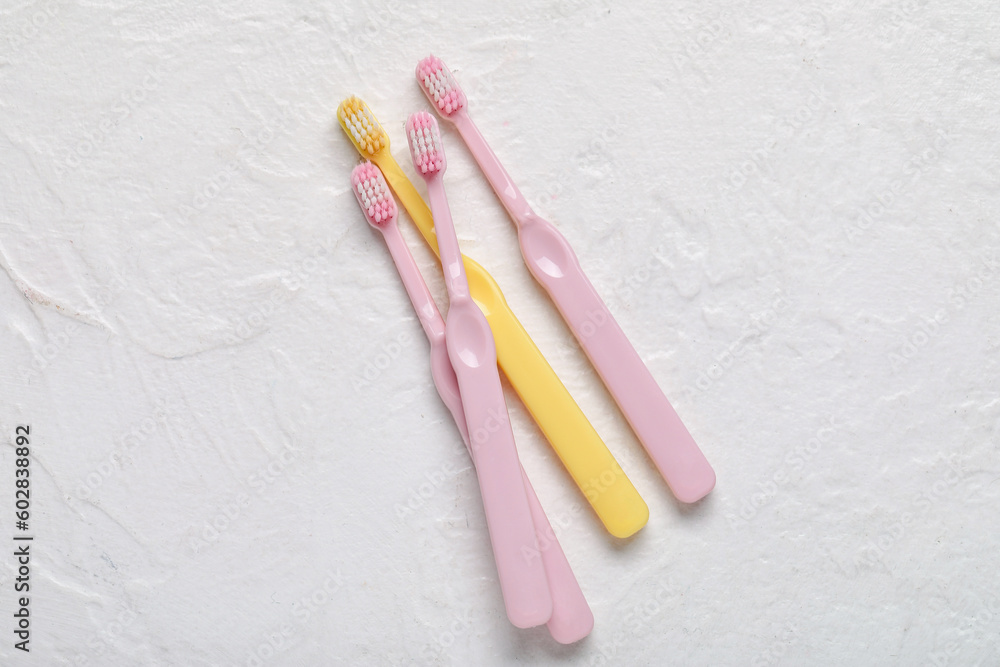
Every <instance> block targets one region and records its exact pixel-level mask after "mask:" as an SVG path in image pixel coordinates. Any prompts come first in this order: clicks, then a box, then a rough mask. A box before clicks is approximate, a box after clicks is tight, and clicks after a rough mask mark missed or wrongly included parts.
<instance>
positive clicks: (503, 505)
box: [406, 112, 552, 628]
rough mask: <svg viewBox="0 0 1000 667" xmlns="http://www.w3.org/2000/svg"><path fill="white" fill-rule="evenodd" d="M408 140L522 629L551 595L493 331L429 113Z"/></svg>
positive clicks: (496, 549) (541, 616) (547, 609)
mask: <svg viewBox="0 0 1000 667" xmlns="http://www.w3.org/2000/svg"><path fill="white" fill-rule="evenodd" d="M406 135H407V140H408V141H409V144H410V155H411V156H412V157H413V164H414V166H416V168H417V171H419V172H420V173H421V175H422V176H423V177H424V180H425V181H427V192H428V196H429V199H430V207H431V213H432V214H433V215H434V228H435V230H436V231H437V242H438V250H439V251H440V253H441V267H442V268H443V269H444V282H445V286H446V287H447V289H448V302H449V304H448V317H447V319H446V320H445V346H446V347H447V350H448V358H449V359H450V360H451V365H452V367H453V368H454V370H455V376H456V377H457V379H458V386H459V390H460V394H461V397H462V407H463V408H464V409H465V418H466V423H467V424H468V430H469V434H470V436H471V438H472V440H471V442H472V457H473V461H474V462H475V464H476V472H477V473H478V474H479V487H480V490H481V491H482V493H483V495H484V497H485V496H489V497H490V499H491V502H490V504H488V505H485V503H484V505H485V509H486V523H487V525H488V527H489V531H490V537H491V539H492V540H493V553H494V555H495V556H496V561H497V572H498V573H499V576H500V588H501V589H502V590H503V597H504V601H505V603H506V605H507V616H508V618H510V621H511V623H513V624H514V625H516V626H518V627H520V628H528V627H532V626H535V625H541V624H542V623H545V622H546V621H548V620H549V617H551V616H552V598H551V596H550V595H549V589H548V585H547V582H546V578H545V569H544V567H543V565H542V563H541V561H540V560H539V559H531V558H525V556H524V554H526V553H537V552H536V551H533V550H535V549H537V548H538V546H537V544H538V543H537V540H536V538H535V530H534V524H533V523H532V520H531V508H530V507H529V506H528V498H527V495H526V493H525V490H524V484H523V483H522V481H521V464H520V461H519V460H518V458H517V448H516V447H515V445H514V433H513V432H512V431H511V428H510V419H509V418H508V416H507V404H506V403H505V402H504V397H503V389H502V388H501V386H500V374H499V371H498V370H497V352H496V346H495V344H494V342H493V333H492V332H491V331H490V327H489V325H488V324H487V323H486V317H485V316H484V315H483V313H482V311H480V310H479V306H477V305H476V304H475V302H474V301H473V300H472V297H471V296H470V295H469V283H468V280H467V279H466V277H465V267H464V265H463V264H462V253H461V251H460V250H459V247H458V236H457V235H456V234H455V227H454V224H453V223H452V220H451V211H450V209H449V208H448V198H447V197H446V195H445V192H444V181H443V177H442V176H443V174H444V171H445V168H446V166H447V165H446V162H445V158H444V150H443V149H442V147H441V138H440V135H439V134H438V130H437V123H436V122H435V121H434V117H433V116H431V115H430V114H429V113H426V112H420V113H415V114H412V115H411V116H410V117H409V119H407V121H406Z"/></svg>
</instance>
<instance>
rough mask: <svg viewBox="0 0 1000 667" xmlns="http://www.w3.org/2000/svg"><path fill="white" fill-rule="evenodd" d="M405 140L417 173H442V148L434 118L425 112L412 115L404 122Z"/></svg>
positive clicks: (443, 165)
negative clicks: (408, 145)
mask: <svg viewBox="0 0 1000 667" xmlns="http://www.w3.org/2000/svg"><path fill="white" fill-rule="evenodd" d="M406 139H407V142H408V143H409V144H410V155H411V156H413V166H414V167H415V168H416V169H417V171H419V172H420V173H421V174H436V173H439V172H443V171H444V169H445V164H446V163H445V159H444V148H443V147H442V146H441V133H440V132H439V131H438V124H437V121H436V120H434V116H432V115H430V114H429V113H427V112H426V111H419V112H417V113H415V114H412V115H411V116H410V117H409V119H407V121H406Z"/></svg>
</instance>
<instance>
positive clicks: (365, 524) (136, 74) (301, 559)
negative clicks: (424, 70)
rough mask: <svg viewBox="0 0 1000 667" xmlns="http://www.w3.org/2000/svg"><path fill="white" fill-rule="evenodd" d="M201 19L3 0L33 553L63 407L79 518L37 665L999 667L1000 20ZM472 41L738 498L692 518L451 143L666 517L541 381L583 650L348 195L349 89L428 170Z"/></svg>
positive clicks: (551, 491)
mask: <svg viewBox="0 0 1000 667" xmlns="http://www.w3.org/2000/svg"><path fill="white" fill-rule="evenodd" d="M198 4H199V3H182V2H176V1H175V2H169V3H166V2H160V3H145V2H123V1H119V0H105V1H100V0H86V1H85V0H78V1H66V0H39V1H37V2H13V1H7V2H4V3H3V6H2V9H0V214H2V218H0V264H2V266H3V269H4V275H3V276H0V312H2V313H3V320H2V323H3V326H2V329H0V336H2V338H0V377H2V384H0V387H2V390H0V397H2V405H0V430H2V433H3V440H4V443H5V445H4V446H3V447H2V448H0V452H2V460H0V499H2V502H0V545H2V544H3V543H4V542H6V541H8V540H9V534H11V533H13V458H14V457H13V449H12V447H11V446H10V441H11V440H12V438H13V432H14V428H15V426H16V425H17V424H20V423H30V424H31V428H32V434H33V452H34V458H33V462H32V472H33V477H32V483H33V486H32V490H33V497H32V499H33V503H34V506H33V518H32V532H33V533H34V534H35V535H36V541H35V542H34V545H33V550H34V551H33V554H34V559H33V574H32V577H33V578H32V601H31V608H32V610H33V617H32V618H33V626H32V627H33V635H32V643H31V647H32V653H31V655H30V657H28V656H24V655H22V654H20V652H18V651H14V650H13V648H12V644H13V634H12V629H13V619H12V617H11V614H12V611H13V597H14V594H13V590H12V585H13V583H12V576H13V573H14V569H13V558H12V556H11V555H10V553H9V552H12V547H8V546H0V553H3V554H7V555H6V556H0V579H2V584H0V637H2V640H0V662H2V663H3V664H29V662H31V664H36V665H71V664H74V665H102V666H103V665H139V664H143V665H248V664H249V665H253V664H257V663H260V664H273V665H340V664H343V665H382V664H414V663H415V664H449V663H450V664H456V665H469V664H484V665H500V664H513V663H518V664H584V665H591V664H604V663H605V662H606V663H608V664H622V665H642V664H657V665H660V664H679V665H709V664H711V665H739V664H750V665H777V664H783V665H830V664H852V665H884V664H904V665H925V664H932V665H944V664H951V665H972V664H982V665H997V664H1000V649H998V646H997V645H998V642H997V638H998V636H1000V583H998V577H1000V575H998V570H1000V567H998V566H1000V537H998V531H997V528H998V521H997V502H998V500H1000V484H998V483H997V481H998V479H1000V462H998V457H997V453H998V438H1000V396H998V391H1000V386H998V374H1000V363H998V355H1000V310H998V307H997V306H998V303H1000V302H998V296H1000V229H998V220H1000V218H998V214H1000V190H998V187H1000V183H998V179H1000V158H998V142H997V139H998V113H997V110H998V108H1000V42H998V41H997V35H998V34H1000V14H998V12H997V9H996V7H995V5H993V4H992V3H989V2H979V3H973V2H930V1H925V0H902V1H901V2H891V1H889V2H883V1H878V2H860V3H855V2H839V1H836V0H835V1H834V2H815V1H811V2H806V3H803V2H795V1H792V0H787V1H785V2H771V3H763V4H762V3H752V2H740V3H737V4H735V5H733V4H729V3H723V2H708V3H705V2H693V1H692V2H683V3H672V4H674V5H675V6H674V7H671V8H664V7H663V6H661V5H660V3H655V2H651V1H648V2H644V3H641V5H642V6H635V5H633V4H631V3H630V6H628V7H622V6H618V5H614V6H612V5H610V4H609V3H607V2H599V1H591V0H562V1H560V2H548V3H541V4H539V3H534V2H515V3H513V4H510V3H507V6H506V7H505V8H504V9H503V10H500V9H490V8H487V7H486V6H485V3H482V4H483V5H484V6H476V5H474V4H471V5H470V4H469V3H453V6H452V7H446V8H441V7H438V6H437V3H420V4H419V5H418V4H414V6H412V7H408V8H405V9H403V8H387V7H384V6H381V5H380V4H379V3H375V2H359V3H352V4H349V5H347V6H343V7H341V6H336V5H335V4H333V3H323V2H319V1H303V2H296V3H290V4H289V6H284V3H265V2H262V1H258V2H251V3H247V2H228V1H227V2H217V3H209V4H208V5H204V4H202V5H201V6H198ZM764 5H766V6H764ZM431 51H433V52H434V53H435V54H437V55H439V56H441V57H442V58H443V59H444V60H445V62H447V63H448V64H449V65H451V67H452V69H453V70H454V71H455V74H456V76H457V77H458V79H459V81H460V82H461V83H462V85H463V86H464V87H465V89H466V91H467V92H468V93H469V97H470V108H471V112H472V115H473V117H474V118H475V119H476V120H477V122H478V123H479V125H480V127H481V129H482V130H483V132H484V134H485V135H486V136H487V138H488V139H489V140H490V142H491V143H492V145H493V147H494V148H495V150H496V151H497V153H498V154H499V155H500V156H501V158H502V159H503V160H504V162H505V164H506V165H507V167H508V169H509V171H510V172H511V173H512V175H513V176H514V177H515V179H516V180H517V181H518V182H519V183H520V185H521V187H522V189H523V190H524V192H525V194H526V196H527V197H528V198H529V199H530V200H531V201H533V202H535V203H536V204H537V208H538V209H539V211H540V212H541V213H542V214H544V215H545V216H547V217H549V218H551V219H552V220H553V221H555V222H556V224H557V225H558V226H559V227H560V228H561V229H562V231H563V232H564V233H565V235H566V236H567V238H568V239H569V240H570V242H571V244H573V246H574V247H575V249H576V251H577V253H578V255H579V256H580V260H581V262H582V264H583V265H584V267H585V269H586V270H587V271H588V273H589V275H590V277H591V279H592V280H593V282H594V283H595V285H596V286H597V288H598V290H599V291H600V292H601V293H602V294H603V295H604V297H605V299H606V301H607V302H608V305H609V307H610V308H611V310H612V312H613V313H614V314H615V315H616V316H617V317H618V319H619V322H620V323H621V325H622V327H623V328H624V329H625V331H626V332H627V333H628V334H629V335H630V337H631V338H632V340H633V342H634V344H635V346H636V348H637V349H638V350H639V352H640V354H641V355H642V356H643V357H644V358H645V360H646V361H647V362H648V364H649V365H650V367H651V369H652V370H653V373H654V375H655V376H656V377H657V378H658V379H659V380H660V382H661V384H662V386H663V387H664V388H665V390H666V393H667V394H668V396H670V397H671V399H672V400H673V402H674V404H675V406H676V408H677V410H678V412H679V413H680V414H681V416H682V417H683V419H684V420H685V422H686V424H687V425H688V427H689V429H690V430H691V431H692V433H693V434H694V436H695V438H696V440H697V441H698V442H699V443H700V444H701V446H702V448H703V449H704V451H705V452H706V454H707V455H708V457H709V459H710V460H711V461H712V462H713V464H714V465H715V467H716V470H717V472H718V478H719V482H718V487H717V489H716V491H715V492H714V493H713V494H712V495H711V496H710V497H709V498H708V499H707V500H706V501H704V502H703V503H701V504H700V505H699V506H696V507H693V508H682V507H680V506H678V505H677V504H676V503H675V502H674V501H673V500H672V498H671V496H670V495H669V492H668V490H667V488H666V486H665V484H663V483H662V481H661V480H660V479H658V477H657V476H656V474H655V473H654V470H653V468H652V466H651V465H650V464H649V463H648V461H647V460H646V459H645V455H644V454H643V452H642V450H641V448H640V446H639V444H638V443H637V441H636V440H635V439H634V437H633V436H632V435H631V433H630V432H629V430H628V428H627V425H626V424H625V422H624V420H623V418H622V417H621V415H620V414H619V413H618V412H617V410H616V408H615V406H614V404H613V403H612V402H611V400H610V398H609V396H608V395H607V394H606V392H605V391H604V389H603V387H602V385H601V384H600V382H599V380H598V379H597V377H596V375H595V373H594V372H593V370H592V369H591V368H590V366H589V365H588V364H587V363H586V360H585V359H584V357H583V356H582V354H581V353H580V351H579V349H578V347H577V346H576V345H575V343H574V341H573V340H572V337H571V335H570V334H569V331H568V329H566V328H565V327H564V325H563V324H562V322H561V320H560V319H559V318H558V315H557V313H556V311H555V310H554V309H553V307H552V306H551V305H550V304H549V303H548V302H547V301H546V299H545V297H544V293H543V292H542V291H541V290H540V289H539V288H537V287H536V286H535V285H534V283H533V282H532V280H531V278H530V276H529V274H528V273H527V271H526V269H525V268H524V266H523V264H522V263H521V260H520V256H519V253H518V250H517V245H516V241H515V238H516V237H515V234H514V231H513V226H512V225H511V224H510V222H509V221H508V220H507V219H506V218H505V217H504V215H503V211H502V209H501V208H500V206H499V204H498V203H497V202H496V201H495V200H494V198H493V196H492V193H491V191H490V190H489V189H488V186H487V185H486V183H485V181H484V180H483V178H482V177H481V176H480V174H479V173H478V171H477V169H476V167H475V164H474V163H473V162H472V160H471V158H470V156H469V154H468V153H467V151H466V150H465V149H464V147H463V146H462V145H461V144H460V143H459V141H458V140H457V136H456V135H455V134H454V133H453V132H451V131H450V130H447V131H446V135H445V142H446V145H447V149H448V155H449V164H450V168H449V172H448V175H447V179H446V180H447V185H448V188H449V191H450V193H451V202H452V208H453V211H454V213H455V217H456V223H457V226H458V230H459V236H460V238H461V241H462V244H463V247H464V249H465V250H466V251H467V253H468V254H469V255H471V256H472V257H474V258H475V259H477V260H478V261H480V262H481V263H482V264H483V265H484V266H486V267H487V268H488V269H489V270H490V271H491V272H492V273H493V274H494V276H495V277H496V278H497V279H498V281H499V283H500V284H501V286H502V287H503V288H504V290H505V293H506V295H507V299H508V301H509V302H510V304H511V305H512V307H513V309H514V311H515V312H516V313H517V315H518V317H519V318H520V319H521V320H522V322H523V323H524V325H525V326H526V328H527V329H528V331H529V332H530V333H531V335H532V336H533V337H534V339H535V341H536V343H537V344H538V345H539V347H540V348H541V349H542V350H543V352H544V353H545V354H546V356H547V357H548V359H549V361H550V362H551V364H552V365H553V366H554V367H555V369H556V371H557V372H558V373H559V375H560V377H561V378H562V379H563V381H564V382H565V384H566V385H567V387H568V388H569V389H570V391H571V392H572V394H573V395H574V397H575V398H576V399H577V401H578V402H579V403H580V405H581V406H582V408H583V409H584V411H585V412H586V414H587V415H588V416H589V418H590V419H591V421H592V422H593V424H594V425H595V427H596V428H597V430H598V432H600V433H601V434H602V435H603V436H604V438H605V440H606V441H607V443H608V444H609V446H610V447H611V449H612V451H613V452H614V453H615V454H616V455H617V457H618V458H619V461H620V462H621V463H622V465H623V467H624V468H625V470H626V472H627V473H628V475H629V476H630V477H631V479H632V480H633V482H634V483H635V484H636V486H637V487H638V489H639V490H640V492H641V493H642V495H643V496H644V497H645V499H646V500H647V502H648V503H649V505H650V510H651V518H650V521H649V524H648V526H647V527H646V528H645V529H644V530H643V531H642V532H641V533H640V534H639V535H638V536H636V537H635V538H634V539H632V540H630V541H628V542H627V543H616V542H615V541H614V540H613V539H612V538H610V537H609V536H608V535H607V534H605V532H604V531H603V530H602V528H601V526H600V525H599V523H598V522H597V520H596V519H595V518H594V517H593V516H592V515H590V514H589V513H583V514H579V513H578V512H577V507H578V505H580V504H581V503H582V498H581V496H580V495H579V494H578V492H577V491H576V490H575V489H574V488H573V487H572V486H571V484H570V481H569V478H568V476H567V475H566V474H565V473H564V472H563V470H562V469H561V467H560V466H559V464H558V461H557V460H556V459H555V457H554V455H553V453H552V452H551V450H550V449H549V448H548V446H547V444H546V443H545V442H544V441H543V439H542V437H541V435H540V433H539V431H538V430H537V428H536V427H535V426H534V424H533V423H531V421H530V419H529V418H528V416H527V413H526V412H525V410H524V408H523V406H522V405H521V404H520V403H519V402H518V400H517V398H516V396H515V395H514V394H513V393H510V392H509V393H508V401H509V404H510V409H511V413H512V416H513V421H514V428H515V435H516V437H517V440H518V443H519V447H520V450H521V452H522V458H523V460H524V465H525V468H526V469H527V470H528V472H529V475H530V476H531V477H532V479H533V480H534V482H535V486H536V488H537V489H538V492H539V496H540V497H541V499H542V503H543V504H544V506H545V507H546V509H547V511H548V513H549V515H550V518H551V519H552V521H553V523H554V524H556V525H558V526H559V534H560V537H561V541H562V544H563V547H564V549H565V551H566V554H567V556H568V558H569V560H570V562H571V563H572V565H573V566H574V569H575V571H576V574H577V576H578V578H579V580H580V582H581V585H582V587H583V589H584V592H585V593H586V594H587V597H588V599H589V601H590V603H591V606H592V608H593V611H594V615H595V617H596V626H595V630H594V632H593V634H592V635H591V637H589V638H588V639H587V640H585V641H583V642H581V643H580V644H578V645H576V646H572V647H560V646H558V645H556V644H555V643H554V642H553V641H551V639H550V638H549V637H548V634H547V633H546V631H545V629H544V628H539V629H535V630H531V631H518V630H516V629H515V628H513V627H512V626H511V625H510V624H509V623H508V622H507V620H506V618H505V616H504V613H503V608H502V601H501V599H500V594H499V591H498V587H497V585H496V582H495V578H494V576H495V575H494V566H493V563H492V557H491V553H490V550H489V543H488V537H487V533H486V530H485V525H484V518H483V513H482V510H481V506H480V501H479V498H478V493H477V490H476V483H475V476H474V473H473V471H472V470H471V468H470V465H469V463H468V461H467V458H466V454H465V451H464V448H463V447H462V445H461V441H460V439H459V437H458V434H457V431H456V429H455V428H454V426H453V424H452V423H451V422H450V418H449V416H448V414H447V412H446V410H445V409H444V407H443V406H442V405H441V404H440V402H439V400H438V398H437V396H436V394H435V393H434V389H433V385H432V383H431V378H430V372H429V364H428V360H427V346H426V344H425V342H424V340H423V337H422V334H421V332H420V329H419V326H418V324H417V322H416V319H415V317H414V316H413V314H412V312H411V310H410V306H409V303H408V301H407V299H406V297H405V293H404V292H403V290H402V288H401V287H400V285H399V281H398V278H397V276H396V274H395V272H394V271H393V269H392V267H391V264H390V261H389V258H388V253H387V252H386V250H385V248H384V247H383V244H382V242H381V239H380V238H379V237H378V235H377V234H375V233H374V232H373V231H372V230H370V229H369V228H368V227H367V225H365V223H364V221H363V219H362V217H361V215H360V214H359V212H358V211H357V205H356V203H355V202H354V199H353V197H352V196H351V194H350V192H349V189H348V177H349V173H350V169H351V168H352V167H353V165H354V164H356V162H357V157H356V154H355V152H354V151H353V149H352V148H351V146H350V144H349V143H348V142H347V141H346V140H345V139H344V138H343V137H342V136H341V132H340V129H339V127H338V126H337V124H336V119H335V109H336V105H337V103H338V102H339V101H340V100H341V99H342V98H343V97H345V96H347V95H349V94H352V93H354V94H358V95H360V96H362V97H363V98H364V99H365V100H366V101H368V102H369V104H371V106H372V108H373V109H374V111H375V113H376V115H377V116H378V117H379V119H380V120H381V121H382V122H383V124H384V125H385V127H386V129H387V130H388V131H389V133H390V135H391V138H392V141H393V142H394V144H393V145H394V152H395V153H396V154H397V156H399V157H400V158H404V157H405V156H406V148H405V143H404V140H403V137H402V124H403V121H404V119H405V117H406V116H407V114H408V113H410V112H412V111H414V110H417V109H426V108H427V107H426V103H425V102H424V100H423V98H422V96H421V95H420V92H419V90H418V88H417V86H416V84H415V83H414V81H413V75H412V71H413V67H414V65H415V63H416V61H417V60H418V59H419V58H421V57H423V56H424V55H426V54H427V53H428V52H431ZM401 162H403V164H404V168H406V169H408V170H409V171H411V172H412V168H411V167H410V165H408V164H407V162H408V161H407V160H403V159H401ZM421 187H422V186H421ZM863 212H867V216H868V217H864V214H863ZM401 226H403V228H404V233H405V234H406V235H407V236H408V238H410V239H411V240H413V241H414V243H413V245H414V248H415V250H416V251H417V252H418V259H419V261H420V263H421V266H422V268H423V270H424V273H425V275H426V276H428V280H429V281H430V282H431V284H432V288H433V289H434V290H435V291H436V294H438V295H441V296H443V290H442V288H441V281H440V278H439V275H438V271H437V269H436V268H435V266H434V264H433V263H432V262H431V257H430V255H429V253H428V252H427V251H426V249H425V248H424V247H422V246H418V245H417V242H416V235H415V233H413V230H412V227H411V226H410V224H409V223H408V222H406V221H405V220H404V221H403V222H402V223H401ZM366 372H367V378H366ZM268 467H270V472H268ZM408 503H409V505H410V507H411V509H409V511H407V512H405V513H404V512H402V511H401V508H403V507H406V506H407V504H408ZM7 543H8V544H12V543H10V542H7ZM324 587H325V588H324ZM311 598H315V599H317V600H320V602H319V603H318V604H314V603H311V602H308V601H309V600H310V599H311ZM303 601H306V603H308V606H306V604H305V603H304V602H303ZM273 647H276V648H273Z"/></svg>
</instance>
